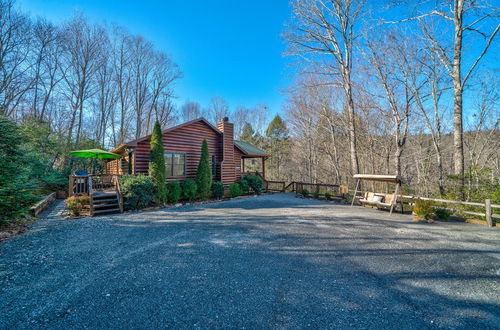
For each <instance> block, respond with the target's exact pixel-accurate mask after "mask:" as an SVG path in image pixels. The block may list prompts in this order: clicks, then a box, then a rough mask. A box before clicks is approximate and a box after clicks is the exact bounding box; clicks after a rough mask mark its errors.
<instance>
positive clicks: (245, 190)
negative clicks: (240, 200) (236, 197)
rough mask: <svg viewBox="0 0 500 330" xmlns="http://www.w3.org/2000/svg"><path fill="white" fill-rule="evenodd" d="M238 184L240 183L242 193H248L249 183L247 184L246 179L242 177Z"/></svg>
mask: <svg viewBox="0 0 500 330" xmlns="http://www.w3.org/2000/svg"><path fill="white" fill-rule="evenodd" d="M238 184H239V185H240V190H241V193H242V194H245V195H246V194H248V193H249V192H250V185H249V184H248V181H247V180H246V179H245V178H243V179H240V180H239V181H238Z"/></svg>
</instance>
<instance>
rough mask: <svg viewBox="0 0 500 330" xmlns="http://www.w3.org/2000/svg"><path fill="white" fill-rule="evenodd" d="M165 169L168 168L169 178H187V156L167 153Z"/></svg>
mask: <svg viewBox="0 0 500 330" xmlns="http://www.w3.org/2000/svg"><path fill="white" fill-rule="evenodd" d="M165 167H166V168H167V176H185V175H186V154H179V153H166V154H165Z"/></svg>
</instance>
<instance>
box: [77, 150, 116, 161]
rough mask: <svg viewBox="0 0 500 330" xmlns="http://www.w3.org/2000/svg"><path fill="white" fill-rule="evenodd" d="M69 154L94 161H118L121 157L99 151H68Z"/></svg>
mask: <svg viewBox="0 0 500 330" xmlns="http://www.w3.org/2000/svg"><path fill="white" fill-rule="evenodd" d="M69 154H70V155H71V156H76V157H82V158H95V159H118V158H121V157H122V156H121V155H118V154H114V153H112V152H109V151H106V150H101V149H87V150H74V151H70V152H69Z"/></svg>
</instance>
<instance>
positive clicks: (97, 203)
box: [68, 174, 123, 216]
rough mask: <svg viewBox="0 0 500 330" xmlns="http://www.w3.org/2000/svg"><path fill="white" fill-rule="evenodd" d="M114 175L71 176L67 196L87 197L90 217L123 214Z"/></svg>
mask: <svg viewBox="0 0 500 330" xmlns="http://www.w3.org/2000/svg"><path fill="white" fill-rule="evenodd" d="M118 177H119V176H118V175H116V174H91V175H72V176H70V177H69V189H68V195H69V196H89V197H90V205H89V206H90V215H91V216H94V215H98V214H106V213H118V212H120V213H122V212H123V196H122V193H121V191H120V181H119V179H118Z"/></svg>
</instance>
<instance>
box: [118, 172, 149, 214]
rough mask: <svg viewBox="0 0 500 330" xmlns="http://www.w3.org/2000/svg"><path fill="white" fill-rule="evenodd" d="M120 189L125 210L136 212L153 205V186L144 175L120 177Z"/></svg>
mask: <svg viewBox="0 0 500 330" xmlns="http://www.w3.org/2000/svg"><path fill="white" fill-rule="evenodd" d="M120 189H121V191H122V194H123V198H124V206H125V208H126V209H127V210H137V209H141V208H145V207H148V206H151V205H153V203H154V198H155V184H154V182H153V179H152V178H151V177H149V176H145V175H138V176H135V175H123V176H121V177H120Z"/></svg>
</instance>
